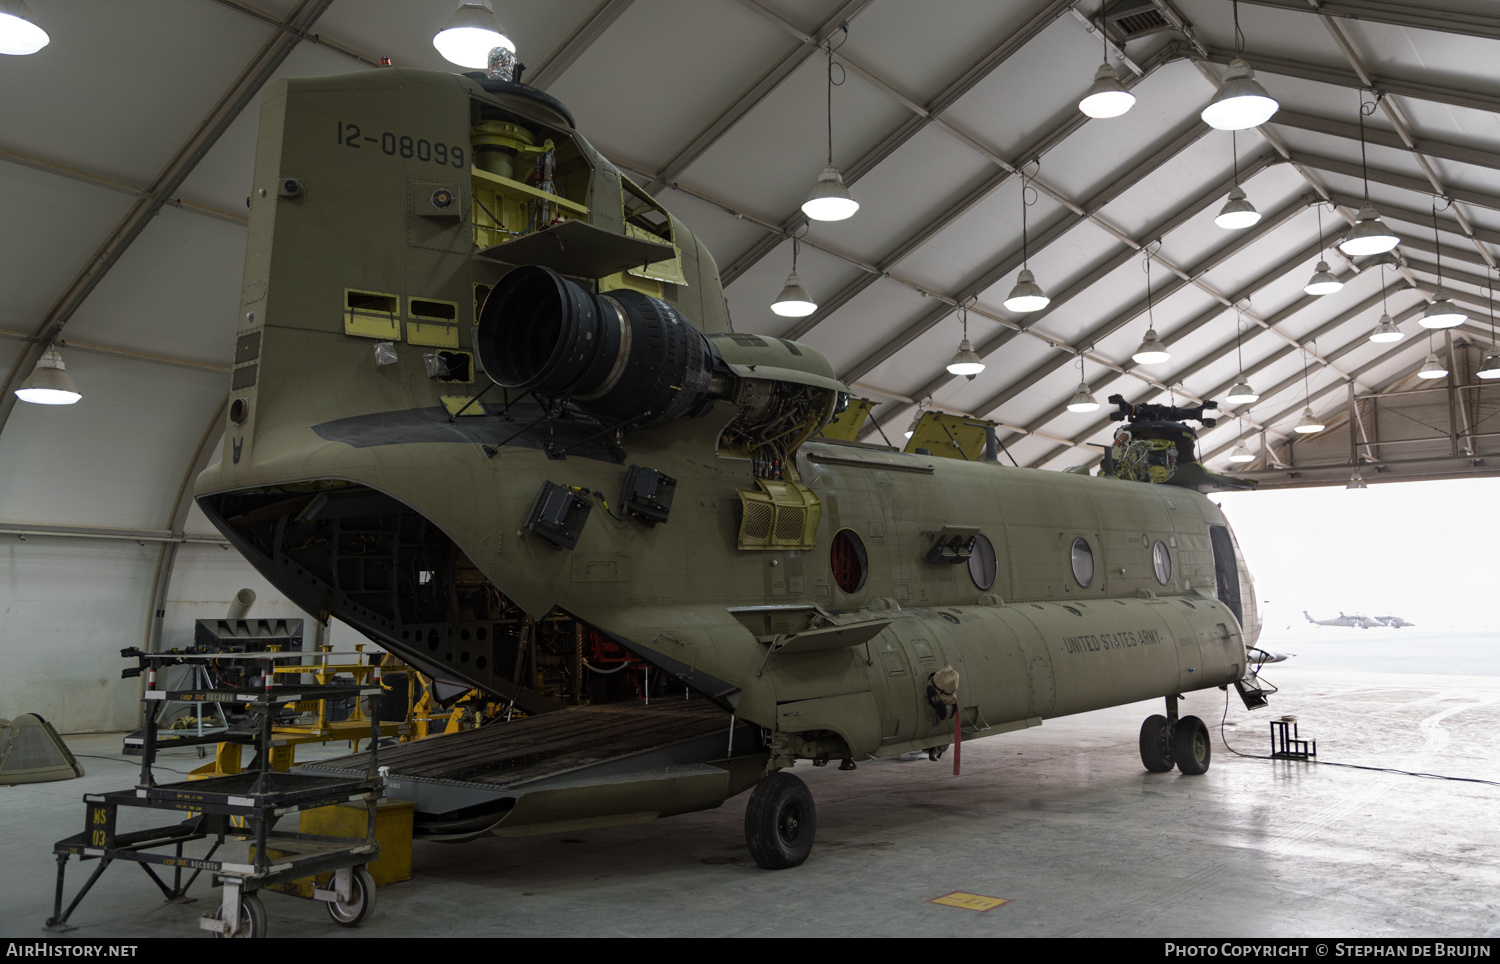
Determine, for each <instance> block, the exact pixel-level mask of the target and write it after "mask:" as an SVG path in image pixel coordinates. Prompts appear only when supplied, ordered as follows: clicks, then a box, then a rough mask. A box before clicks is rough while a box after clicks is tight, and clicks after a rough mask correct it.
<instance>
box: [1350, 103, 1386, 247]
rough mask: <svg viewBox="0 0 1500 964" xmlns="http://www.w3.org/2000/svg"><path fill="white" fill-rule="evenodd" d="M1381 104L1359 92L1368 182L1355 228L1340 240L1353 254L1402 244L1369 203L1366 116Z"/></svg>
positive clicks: (1362, 163) (1361, 159)
mask: <svg viewBox="0 0 1500 964" xmlns="http://www.w3.org/2000/svg"><path fill="white" fill-rule="evenodd" d="M1379 103H1380V98H1379V97H1378V96H1377V97H1376V99H1375V100H1373V101H1371V102H1370V103H1368V104H1366V103H1365V95H1364V93H1363V92H1361V93H1360V95H1359V169H1360V174H1361V176H1362V177H1363V179H1364V184H1365V203H1364V204H1362V205H1361V206H1360V209H1359V211H1358V212H1357V213H1356V214H1355V215H1354V227H1352V228H1350V229H1349V233H1348V234H1346V235H1344V240H1342V241H1340V242H1339V250H1340V251H1342V252H1344V253H1345V254H1347V255H1349V256H1351V257H1355V256H1364V255H1370V254H1384V253H1386V252H1387V251H1390V250H1391V249H1392V248H1394V247H1396V245H1398V244H1400V243H1401V239H1400V238H1398V237H1396V234H1395V232H1393V231H1392V230H1391V229H1390V228H1388V227H1386V226H1385V222H1384V221H1382V220H1380V215H1379V214H1377V213H1376V212H1375V205H1373V204H1371V203H1370V167H1369V164H1368V163H1367V162H1366V160H1365V115H1366V114H1373V113H1374V112H1375V106H1376V105H1377V104H1379Z"/></svg>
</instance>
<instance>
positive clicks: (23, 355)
mask: <svg viewBox="0 0 1500 964" xmlns="http://www.w3.org/2000/svg"><path fill="white" fill-rule="evenodd" d="M332 2H333V0H300V2H299V3H298V4H297V6H296V7H295V8H294V9H293V10H292V12H291V13H290V14H288V15H287V17H286V19H285V20H283V21H282V25H283V26H285V27H286V28H288V29H287V30H281V29H278V30H276V31H275V32H274V33H272V34H271V36H270V37H268V38H267V39H266V41H265V43H264V44H262V45H261V48H260V50H258V51H257V52H256V53H255V55H254V56H253V57H251V58H250V62H249V63H248V64H246V65H245V68H244V69H243V70H242V71H240V74H239V76H238V77H236V78H235V79H234V81H233V83H231V84H230V85H229V89H228V90H226V91H224V93H223V95H222V96H220V97H219V100H218V102H217V103H215V104H214V106H213V108H212V109H211V110H210V111H209V112H208V114H207V115H206V116H205V117H204V118H203V120H202V121H200V122H199V124H198V126H197V127H196V128H195V129H194V130H193V132H192V134H190V135H189V136H188V139H187V140H186V141H184V142H183V143H182V145H181V146H179V147H178V148H177V150H176V151H175V152H173V154H172V156H171V158H170V159H169V160H168V161H167V163H166V166H164V167H163V168H162V169H161V171H160V172H159V173H158V174H157V175H156V177H154V178H153V179H152V180H151V183H150V184H149V185H147V187H146V190H145V191H144V192H142V194H141V196H140V197H139V198H137V199H136V202H135V203H134V204H132V205H131V207H130V210H129V211H127V212H126V213H125V217H124V218H122V219H121V221H120V223H118V224H116V225H115V226H114V228H113V229H112V230H111V231H110V232H109V234H108V236H106V237H105V239H104V241H103V243H102V244H100V245H99V247H98V249H97V250H95V252H94V253H93V255H91V256H90V257H89V259H88V261H87V262H85V264H84V265H83V267H82V268H81V269H80V270H79V272H78V274H77V275H75V276H74V278H73V280H72V281H71V282H69V284H68V286H67V288H65V289H64V290H63V292H62V294H61V295H59V296H58V298H57V301H55V302H54V303H53V305H52V307H51V309H49V310H48V312H47V314H46V316H45V317H44V318H43V319H42V320H41V322H40V323H39V324H38V325H37V327H36V331H35V333H34V337H35V338H36V341H34V342H32V343H31V344H29V345H27V346H26V349H25V350H24V351H22V352H20V353H19V354H18V355H17V356H16V360H15V362H14V363H13V364H12V365H11V367H10V372H9V374H8V375H6V378H5V384H4V386H3V387H0V432H4V430H5V424H6V422H7V421H9V419H10V414H11V412H12V411H14V410H15V407H16V401H17V400H16V395H15V389H16V386H17V385H19V384H20V383H21V381H22V380H24V379H25V378H26V377H27V375H29V374H30V373H31V370H32V369H33V368H35V367H36V363H37V360H38V359H39V358H41V357H42V353H43V352H45V351H46V350H47V347H48V346H49V345H51V344H52V342H53V341H55V340H56V339H57V337H58V336H59V335H60V334H61V333H62V330H63V327H64V326H65V325H67V323H68V321H69V320H70V319H71V318H72V317H73V314H74V312H76V311H77V310H78V308H79V306H80V305H82V304H83V302H84V300H85V299H86V298H88V296H89V294H90V293H91V292H92V291H93V290H94V288H95V287H96V286H97V285H98V284H99V282H100V281H101V280H103V278H104V276H105V275H106V274H108V273H109V269H110V268H112V267H114V265H115V262H117V261H119V259H120V256H121V255H123V254H124V253H125V250H126V249H127V248H129V247H130V245H131V243H132V242H134V241H135V239H136V238H138V237H140V234H141V232H142V231H144V230H145V229H146V225H148V224H150V223H151V221H152V219H154V218H155V217H156V215H157V213H158V212H159V211H160V210H161V209H162V206H163V205H166V204H168V203H170V202H171V198H172V195H173V194H175V193H176V191H177V189H178V188H179V187H181V186H182V182H183V181H185V180H187V177H188V175H189V174H191V173H192V172H193V169H194V168H195V167H197V166H198V162H199V161H201V160H202V159H203V156H204V155H205V154H207V153H208V152H209V150H210V149H211V148H212V147H213V146H214V144H216V143H218V140H219V137H220V136H221V135H223V133H224V131H225V130H227V129H228V128H229V125H230V124H232V123H233V122H234V120H235V118H237V117H238V116H239V115H240V112H241V111H243V110H244V109H245V105H247V104H249V103H250V101H251V100H253V99H254V98H255V96H256V95H257V94H259V93H260V89H261V88H262V87H263V86H265V84H266V83H267V82H268V81H269V80H270V79H271V78H272V77H273V76H274V75H275V73H276V70H277V68H278V67H280V66H281V64H282V62H283V61H285V60H286V58H287V55H288V54H290V53H291V52H292V49H293V48H294V47H296V46H297V44H298V43H299V42H301V40H302V38H303V37H304V36H306V35H307V31H308V30H309V29H311V27H312V25H313V24H314V23H315V22H317V19H318V18H319V17H320V16H322V15H323V12H324V11H325V10H327V9H328V6H329V4H330V3H332Z"/></svg>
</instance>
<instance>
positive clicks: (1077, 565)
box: [1070, 538, 1094, 589]
mask: <svg viewBox="0 0 1500 964" xmlns="http://www.w3.org/2000/svg"><path fill="white" fill-rule="evenodd" d="M1070 555H1071V556H1072V562H1073V578H1074V579H1077V580H1078V585H1080V586H1082V587H1084V588H1085V589H1087V588H1088V586H1089V583H1091V582H1093V581H1094V550H1093V549H1091V548H1089V541H1088V540H1087V539H1083V538H1078V539H1074V540H1073V551H1072V553H1070Z"/></svg>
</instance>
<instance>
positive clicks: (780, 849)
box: [745, 772, 818, 870]
mask: <svg viewBox="0 0 1500 964" xmlns="http://www.w3.org/2000/svg"><path fill="white" fill-rule="evenodd" d="M817 831H818V818H817V812H816V811H815V810H814V808H813V798H812V793H810V792H809V791H808V789H807V784H805V783H803V782H802V781H801V780H799V779H797V778H796V777H794V776H792V775H791V774H790V773H782V772H777V773H773V774H771V775H770V776H768V777H766V778H765V779H764V780H762V781H760V783H759V784H758V785H757V786H756V788H755V790H754V792H752V793H751V794H750V805H749V806H747V807H746V808H745V843H746V844H747V845H749V847H750V856H752V857H754V858H755V862H756V863H757V864H760V866H762V867H764V868H765V869H766V870H784V869H785V868H787V867H795V866H797V865H798V864H800V863H802V861H804V860H806V859H807V855H808V854H810V853H812V846H813V837H814V836H816V834H817Z"/></svg>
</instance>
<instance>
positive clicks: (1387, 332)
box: [1370, 264, 1404, 343]
mask: <svg viewBox="0 0 1500 964" xmlns="http://www.w3.org/2000/svg"><path fill="white" fill-rule="evenodd" d="M1385 290H1386V285H1385V265H1383V264H1382V265H1381V266H1380V308H1381V312H1380V321H1379V323H1378V324H1376V325H1375V330H1374V331H1372V332H1370V340H1371V341H1373V342H1380V343H1387V342H1393V341H1400V340H1401V339H1402V338H1403V337H1404V336H1403V335H1402V334H1401V329H1400V328H1397V327H1396V323H1395V322H1394V321H1392V320H1391V312H1390V309H1389V308H1388V307H1386V303H1385Z"/></svg>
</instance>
